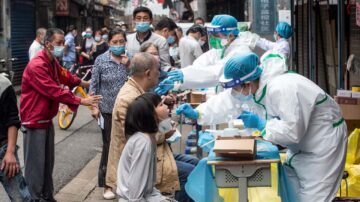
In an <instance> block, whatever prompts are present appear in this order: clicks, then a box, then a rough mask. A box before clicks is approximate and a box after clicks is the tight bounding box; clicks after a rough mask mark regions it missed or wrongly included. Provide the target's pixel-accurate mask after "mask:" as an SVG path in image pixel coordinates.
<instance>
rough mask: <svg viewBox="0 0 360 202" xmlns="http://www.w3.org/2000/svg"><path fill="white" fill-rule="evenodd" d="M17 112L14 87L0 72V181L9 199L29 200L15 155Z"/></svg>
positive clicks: (18, 125) (17, 124) (19, 123)
mask: <svg viewBox="0 0 360 202" xmlns="http://www.w3.org/2000/svg"><path fill="white" fill-rule="evenodd" d="M18 114H19V110H18V108H17V100H16V95H15V91H14V88H13V87H12V85H11V82H10V81H9V80H8V79H7V78H6V77H5V76H3V75H1V74H0V182H1V183H2V184H3V186H4V188H5V191H6V192H7V194H8V196H9V198H10V200H11V201H31V197H30V193H29V190H28V188H27V185H26V183H25V179H24V177H23V175H22V172H21V170H20V163H19V160H18V159H19V158H18V155H17V146H16V140H17V135H18V133H17V131H18V129H19V128H20V125H21V122H20V120H19V115H18Z"/></svg>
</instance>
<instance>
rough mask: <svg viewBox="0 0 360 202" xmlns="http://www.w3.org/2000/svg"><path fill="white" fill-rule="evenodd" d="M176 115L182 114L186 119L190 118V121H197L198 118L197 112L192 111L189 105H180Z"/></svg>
mask: <svg viewBox="0 0 360 202" xmlns="http://www.w3.org/2000/svg"><path fill="white" fill-rule="evenodd" d="M176 114H177V115H180V114H184V115H185V116H186V117H187V118H190V119H198V118H199V112H197V111H196V110H194V109H193V108H192V106H191V105H190V104H189V103H185V104H182V105H180V106H179V107H178V108H177V109H176Z"/></svg>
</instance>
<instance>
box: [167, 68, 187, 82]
mask: <svg viewBox="0 0 360 202" xmlns="http://www.w3.org/2000/svg"><path fill="white" fill-rule="evenodd" d="M167 76H168V78H170V79H171V80H173V81H183V80H184V74H183V73H182V71H181V70H174V71H171V72H169V73H168V74H167Z"/></svg>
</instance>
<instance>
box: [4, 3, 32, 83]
mask: <svg viewBox="0 0 360 202" xmlns="http://www.w3.org/2000/svg"><path fill="white" fill-rule="evenodd" d="M35 29H36V28H35V0H33V1H31V0H12V1H11V39H10V43H11V54H12V57H13V58H18V59H19V60H17V61H14V62H13V63H12V70H13V71H14V73H15V75H14V81H13V84H14V85H20V84H21V77H22V73H23V71H24V69H25V66H26V64H27V63H28V61H29V55H28V51H29V47H30V45H31V43H32V42H33V40H34V39H35Z"/></svg>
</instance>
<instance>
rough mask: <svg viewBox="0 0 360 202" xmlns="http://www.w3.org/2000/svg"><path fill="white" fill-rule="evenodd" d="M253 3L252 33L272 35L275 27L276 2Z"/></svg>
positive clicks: (274, 0) (257, 1)
mask: <svg viewBox="0 0 360 202" xmlns="http://www.w3.org/2000/svg"><path fill="white" fill-rule="evenodd" d="M252 3H253V23H254V31H255V32H256V33H259V34H272V33H273V32H274V29H275V26H276V19H277V11H276V0H256V1H252Z"/></svg>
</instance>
